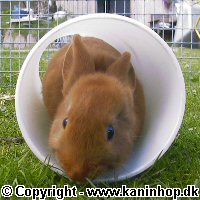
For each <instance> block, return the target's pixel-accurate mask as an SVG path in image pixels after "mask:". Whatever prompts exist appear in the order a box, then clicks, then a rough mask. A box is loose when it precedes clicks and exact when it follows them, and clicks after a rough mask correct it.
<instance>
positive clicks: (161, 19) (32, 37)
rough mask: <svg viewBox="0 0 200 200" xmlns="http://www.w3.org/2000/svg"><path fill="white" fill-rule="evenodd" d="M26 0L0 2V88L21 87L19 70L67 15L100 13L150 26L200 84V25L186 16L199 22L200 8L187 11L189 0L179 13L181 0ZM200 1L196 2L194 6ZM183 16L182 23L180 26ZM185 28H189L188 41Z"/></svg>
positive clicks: (191, 80)
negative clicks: (197, 28) (197, 29)
mask: <svg viewBox="0 0 200 200" xmlns="http://www.w3.org/2000/svg"><path fill="white" fill-rule="evenodd" d="M24 2H25V1H23V0H16V1H11V0H10V1H0V39H1V43H0V87H8V88H13V87H15V84H16V78H17V74H18V72H19V71H20V68H21V66H22V64H23V61H24V59H25V57H26V56H27V54H28V52H29V51H30V49H31V48H32V47H33V45H34V44H35V43H36V42H37V41H38V40H39V39H40V38H41V37H42V36H43V35H44V34H45V33H46V32H48V31H49V30H51V29H52V28H53V27H54V26H56V25H58V24H60V23H62V22H63V21H64V20H68V19H70V18H74V17H77V16H80V15H85V14H89V13H95V12H105V13H107V12H110V13H116V14H120V15H124V16H129V17H132V18H134V19H137V20H138V21H140V22H142V23H144V24H145V25H148V26H149V27H150V28H151V29H152V30H154V31H155V32H157V33H158V34H159V35H160V36H161V37H162V38H163V39H164V40H165V41H166V42H167V43H168V45H169V46H170V47H171V48H172V50H173V51H174V53H175V54H176V56H177V59H178V60H179V62H180V64H181V67H182V70H183V72H184V73H185V74H188V77H189V79H186V81H187V83H186V84H187V85H188V86H192V85H193V83H195V84H196V82H198V84H199V85H200V78H199V76H200V50H199V47H200V41H199V40H196V39H195V37H196V35H195V26H190V27H189V26H187V25H186V19H187V20H188V21H190V23H191V24H195V20H196V18H198V17H200V10H199V12H191V13H188V12H185V7H184V6H185V5H186V1H184V0H183V1H180V0H179V1H178V0H177V1H176V3H177V2H178V5H179V13H178V11H177V7H176V6H177V5H175V1H171V2H172V3H171V4H169V2H170V1H165V0H151V1H147V0H130V1H129V0H98V1H97V0H96V1H95V0H74V1H72V0H56V1H53V0H52V1H49V0H30V1H28V3H26V4H25V3H24ZM48 2H51V4H50V3H48ZM195 2H196V1H191V5H193V4H194V3H195ZM53 4H54V7H55V8H54V7H53V6H52V5H53ZM187 5H189V4H187ZM195 5H198V4H195ZM16 6H18V8H19V10H20V8H27V9H28V11H29V15H28V16H27V14H23V13H18V14H17V13H16V12H14V11H16V9H15V7H16ZM199 7H200V4H199ZM191 8H193V7H191ZM31 9H33V10H34V15H33V17H32V16H31V14H30V11H31ZM59 11H65V15H64V18H63V19H62V14H58V15H57V19H56V18H55V16H54V15H55V13H56V12H57V13H59ZM18 17H22V18H23V17H27V19H28V20H27V22H24V21H23V20H21V19H22V18H20V20H19V22H17V20H18ZM178 20H179V22H180V24H181V26H178ZM178 31H179V32H180V36H181V37H180V40H175V39H174V38H175V35H176V32H178ZM185 32H188V33H189V36H188V38H187V40H186V39H185ZM65 42H67V41H65ZM59 43H60V42H59V41H57V42H55V43H54V44H52V45H50V46H49V47H48V48H47V50H46V51H45V52H44V56H43V57H42V58H41V62H45V61H46V62H48V60H49V59H50V58H51V56H52V53H53V52H54V51H56V50H57V48H58V46H61V45H57V44H59ZM63 43H64V42H63ZM41 71H44V70H43V69H41ZM195 81H196V82H195Z"/></svg>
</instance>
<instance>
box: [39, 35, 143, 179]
mask: <svg viewBox="0 0 200 200" xmlns="http://www.w3.org/2000/svg"><path fill="white" fill-rule="evenodd" d="M130 58H131V56H130V53H128V52H125V53H123V54H122V55H121V54H120V53H119V52H118V51H117V50H116V49H115V48H113V47H112V46H111V45H109V44H108V43H106V42H104V41H103V40H100V39H97V38H93V37H81V36H80V35H74V37H73V42H72V44H67V45H65V46H64V47H63V48H61V49H60V50H59V51H58V52H57V53H56V54H55V55H54V56H53V58H52V59H51V61H50V63H49V65H48V69H47V71H46V74H45V76H44V79H43V84H42V85H43V86H42V92H43V99H44V104H45V106H46V108H47V111H48V113H49V116H50V118H51V120H52V125H51V128H50V132H49V146H50V147H51V148H52V149H53V150H54V153H55V156H56V158H57V159H58V161H59V163H60V165H61V167H62V168H63V169H64V170H65V172H66V174H67V175H68V176H69V177H70V178H71V179H72V180H74V181H78V182H84V181H85V180H86V178H95V177H96V176H99V175H101V174H102V173H104V172H107V171H109V170H111V169H116V168H118V167H120V166H122V164H123V163H124V162H125V161H126V160H127V159H128V157H129V155H130V153H131V152H132V150H133V146H134V143H135V141H136V139H137V138H138V137H139V134H141V129H142V126H143V122H144V115H145V100H144V94H143V89H142V85H141V83H140V82H139V80H138V79H137V78H136V75H135V72H134V69H133V66H132V64H131V63H130ZM66 119H67V124H65V126H64V125H63V123H64V120H65V121H66ZM109 125H112V127H113V129H114V135H113V137H112V138H111V139H110V140H108V136H107V127H108V126H109Z"/></svg>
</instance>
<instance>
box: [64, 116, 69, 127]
mask: <svg viewBox="0 0 200 200" xmlns="http://www.w3.org/2000/svg"><path fill="white" fill-rule="evenodd" d="M67 123H68V119H67V118H65V119H64V120H63V128H65V127H66V126H67Z"/></svg>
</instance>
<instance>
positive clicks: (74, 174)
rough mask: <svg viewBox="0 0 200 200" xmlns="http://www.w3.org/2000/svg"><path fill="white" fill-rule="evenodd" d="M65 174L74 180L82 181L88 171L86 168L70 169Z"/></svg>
mask: <svg viewBox="0 0 200 200" xmlns="http://www.w3.org/2000/svg"><path fill="white" fill-rule="evenodd" d="M67 174H68V176H69V177H70V178H71V179H72V180H74V181H77V182H84V181H85V178H86V177H87V175H88V172H87V171H86V170H77V169H72V170H70V171H69V172H68V173H67Z"/></svg>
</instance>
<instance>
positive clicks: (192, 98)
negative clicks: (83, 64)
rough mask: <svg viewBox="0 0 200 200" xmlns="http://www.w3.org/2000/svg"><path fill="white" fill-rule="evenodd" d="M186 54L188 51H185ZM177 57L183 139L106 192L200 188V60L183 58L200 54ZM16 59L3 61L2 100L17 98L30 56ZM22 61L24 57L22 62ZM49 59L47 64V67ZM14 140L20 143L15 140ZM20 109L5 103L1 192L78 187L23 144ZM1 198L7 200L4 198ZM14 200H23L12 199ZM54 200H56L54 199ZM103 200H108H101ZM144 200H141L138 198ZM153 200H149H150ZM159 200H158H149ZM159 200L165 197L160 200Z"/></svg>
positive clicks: (0, 130)
mask: <svg viewBox="0 0 200 200" xmlns="http://www.w3.org/2000/svg"><path fill="white" fill-rule="evenodd" d="M183 50H184V52H183ZM2 54H3V55H2V57H9V55H10V53H9V52H7V53H6V52H5V53H4V52H3V53H2ZM176 55H177V57H178V58H179V61H180V63H181V66H182V70H183V72H184V76H185V81H186V86H187V87H186V90H187V103H186V112H185V116H184V120H183V124H182V126H181V129H180V131H179V134H178V136H177V138H176V140H175V141H174V143H173V145H172V146H171V148H170V149H169V150H168V151H167V153H166V154H165V155H164V156H163V157H162V158H161V159H160V160H158V161H157V162H156V163H155V164H154V165H153V166H152V167H151V168H150V169H149V170H147V171H146V172H144V173H143V174H141V175H140V176H138V177H136V178H131V179H128V180H125V181H122V182H118V183H112V184H101V185H99V186H100V187H114V186H116V187H121V185H122V184H126V185H127V187H144V186H145V185H149V186H151V187H156V186H157V185H161V186H162V187H180V188H184V187H186V186H187V185H193V184H194V185H196V187H200V125H199V124H200V103H199V99H200V87H199V82H200V80H199V71H200V59H192V61H191V59H187V58H186V59H185V58H181V57H189V56H191V57H197V56H199V55H200V50H193V51H191V50H190V49H182V50H181V49H178V50H176ZM12 56H13V57H14V58H13V59H12V60H10V59H9V58H7V59H3V60H2V69H1V71H9V70H10V65H8V63H10V62H12V70H13V71H15V72H13V73H12V76H10V73H9V72H8V73H2V74H1V77H0V86H1V89H0V96H1V97H2V96H3V95H5V94H7V95H13V94H14V92H15V84H16V80H17V76H18V70H19V65H21V64H22V63H23V60H24V58H25V57H26V53H21V54H20V56H19V55H18V53H13V54H12ZM19 57H22V58H21V59H19ZM46 57H47V55H46V54H45V55H44V58H43V60H42V64H41V65H45V64H46V61H45V58H46ZM13 138H18V140H16V141H13ZM21 138H22V136H21V132H20V130H19V127H18V124H17V120H16V115H15V107H14V99H13V98H11V99H9V100H3V99H1V100H0V187H1V186H2V185H5V184H9V185H12V186H16V185H18V184H23V185H25V186H26V187H51V186H52V185H57V187H63V186H64V185H66V184H68V185H69V186H73V185H75V184H74V183H73V182H71V181H70V180H68V179H67V178H65V177H62V176H60V175H58V174H56V173H55V172H53V171H52V170H51V169H49V168H48V167H47V166H45V165H43V163H41V162H40V161H39V160H38V159H37V158H36V157H35V155H34V154H33V153H32V152H31V150H30V149H29V147H28V146H27V145H26V143H24V142H23V141H21V140H20V139H21ZM77 187H78V190H79V191H84V190H85V188H86V187H94V184H93V183H92V182H88V183H86V184H85V185H77ZM0 199H3V198H2V197H1V195H0ZM12 199H17V198H16V197H12ZM49 199H50V198H49ZM79 199H87V197H86V196H79ZM101 199H102V198H101ZM138 199H140V198H138ZM146 199H147V198H146ZM149 199H156V198H149ZM158 199H159V198H158Z"/></svg>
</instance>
